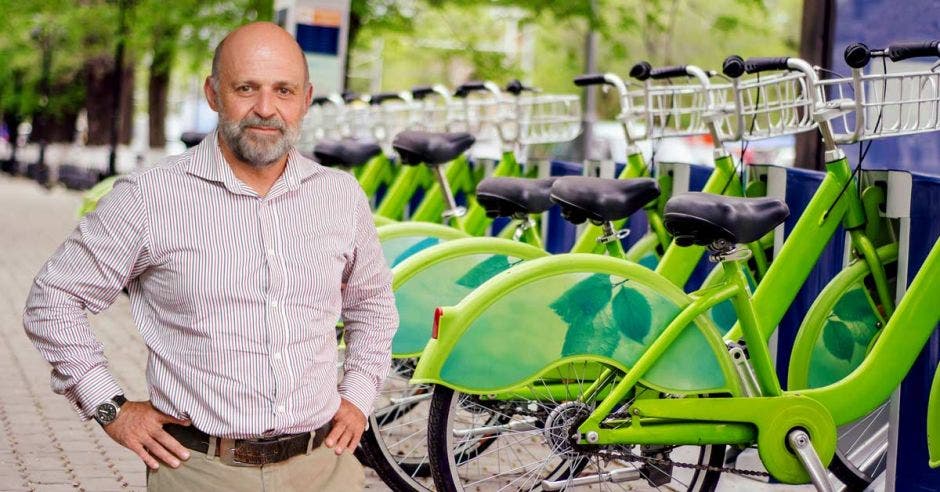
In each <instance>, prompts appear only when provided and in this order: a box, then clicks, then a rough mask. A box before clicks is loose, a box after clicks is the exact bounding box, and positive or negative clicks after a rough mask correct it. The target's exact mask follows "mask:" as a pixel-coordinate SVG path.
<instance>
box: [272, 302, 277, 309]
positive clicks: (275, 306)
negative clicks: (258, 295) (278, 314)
mask: <svg viewBox="0 0 940 492" xmlns="http://www.w3.org/2000/svg"><path fill="white" fill-rule="evenodd" d="M276 308H277V301H271V309H276Z"/></svg>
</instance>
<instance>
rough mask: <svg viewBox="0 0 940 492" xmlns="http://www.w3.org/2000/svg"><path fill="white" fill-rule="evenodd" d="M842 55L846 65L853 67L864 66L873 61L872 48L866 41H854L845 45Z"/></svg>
mask: <svg viewBox="0 0 940 492" xmlns="http://www.w3.org/2000/svg"><path fill="white" fill-rule="evenodd" d="M842 57H843V58H844V59H845V64H846V65H848V66H850V67H852V68H862V67H864V66H865V65H868V62H870V61H871V49H870V48H869V47H868V46H867V45H865V43H852V44H850V45H848V46H846V47H845V53H843V54H842Z"/></svg>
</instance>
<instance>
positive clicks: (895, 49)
mask: <svg viewBox="0 0 940 492" xmlns="http://www.w3.org/2000/svg"><path fill="white" fill-rule="evenodd" d="M885 51H886V52H887V55H888V58H891V61H895V62H896V61H901V60H907V59H908V58H918V57H924V56H940V41H937V40H933V41H916V42H908V43H891V44H889V45H888V49H886V50H885Z"/></svg>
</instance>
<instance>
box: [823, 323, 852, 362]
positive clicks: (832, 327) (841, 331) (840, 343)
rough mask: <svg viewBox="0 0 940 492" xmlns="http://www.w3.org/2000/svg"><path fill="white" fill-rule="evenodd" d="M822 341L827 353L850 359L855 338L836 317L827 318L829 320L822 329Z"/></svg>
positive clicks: (846, 359) (838, 357)
mask: <svg viewBox="0 0 940 492" xmlns="http://www.w3.org/2000/svg"><path fill="white" fill-rule="evenodd" d="M823 343H824V344H825V345H826V349H827V350H828V351H829V353H831V354H832V355H833V356H835V357H836V358H837V359H842V360H845V361H848V360H851V359H852V354H853V353H854V352H855V339H854V338H853V337H852V332H851V331H850V330H849V327H848V326H846V324H845V323H844V322H842V320H840V319H838V318H834V317H833V318H829V322H828V323H826V326H825V328H824V329H823Z"/></svg>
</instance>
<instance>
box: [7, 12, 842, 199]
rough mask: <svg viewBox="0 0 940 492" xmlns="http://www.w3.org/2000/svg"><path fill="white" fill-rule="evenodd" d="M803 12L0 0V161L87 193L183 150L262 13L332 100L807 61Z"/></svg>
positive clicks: (592, 109)
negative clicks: (226, 44)
mask: <svg viewBox="0 0 940 492" xmlns="http://www.w3.org/2000/svg"><path fill="white" fill-rule="evenodd" d="M807 3H812V2H807ZM817 3H819V4H821V5H823V4H826V3H827V2H817ZM823 6H825V5H823ZM814 8H816V7H814ZM802 14H803V2H802V1H801V0H711V1H697V0H575V1H565V2H554V1H541V0H516V1H504V0H500V1H474V0H332V1H331V0H326V1H323V0H321V1H309V0H308V1H304V0H297V1H278V2H275V1H273V0H222V1H219V0H213V1H198V0H44V1H39V0H27V1H22V0H20V1H12V0H0V117H2V122H0V166H2V169H3V170H4V171H6V172H8V173H16V174H26V175H29V176H31V177H33V178H34V179H37V180H38V181H40V182H43V183H50V182H60V183H62V184H65V185H66V186H69V187H73V188H86V187H88V186H90V185H91V184H93V183H94V182H96V181H97V180H98V179H99V178H100V177H102V176H105V175H109V174H114V173H120V172H127V171H131V170H134V169H136V168H137V167H140V166H145V165H151V164H153V163H154V162H155V161H157V160H158V159H159V158H161V157H163V156H165V155H167V154H175V153H178V152H180V151H182V150H183V149H184V143H183V141H182V140H181V137H182V136H183V134H184V133H186V132H200V133H204V132H207V131H210V130H212V129H213V128H214V127H215V122H216V119H215V113H213V112H212V111H211V110H209V108H208V106H207V105H206V103H205V100H204V97H203V94H202V82H203V80H204V78H205V76H206V75H207V74H208V73H209V69H210V62H211V58H212V51H213V49H214V47H215V45H216V44H217V43H218V41H219V40H220V39H221V38H222V37H223V36H224V35H225V33H226V32H228V31H230V30H231V29H233V28H234V27H236V26H238V25H240V24H243V23H246V22H250V21H254V20H272V21H275V22H279V23H281V24H282V25H285V26H288V25H289V26H298V25H303V26H304V28H305V29H306V30H305V31H304V32H301V33H297V32H296V31H295V34H297V36H298V39H299V40H300V41H301V44H302V45H304V46H303V47H304V49H305V51H306V52H307V54H308V61H309V63H310V67H311V74H312V80H313V82H314V84H315V86H316V92H317V94H318V95H326V94H328V93H330V92H337V91H341V90H348V91H356V92H360V93H375V92H379V91H398V90H404V89H408V88H410V87H412V86H414V85H418V84H432V83H441V84H444V85H445V86H447V87H454V86H456V85H458V84H460V83H462V82H465V81H467V80H494V81H496V82H497V83H500V84H502V83H505V82H506V81H508V80H510V79H512V78H519V79H521V80H523V81H524V82H526V83H528V84H531V85H534V86H536V87H539V88H541V89H543V90H545V91H547V92H554V93H575V92H580V90H577V88H576V87H574V86H573V85H572V83H571V80H572V78H573V77H575V76H576V75H578V74H581V73H585V72H593V71H610V72H614V73H617V74H621V75H624V76H625V74H626V72H627V71H629V69H630V67H631V66H632V65H633V64H634V63H636V62H637V61H639V60H647V61H649V62H651V63H652V64H653V65H654V66H658V65H664V64H688V63H691V64H697V65H700V66H702V67H705V68H714V69H717V68H720V64H721V61H722V60H723V59H724V57H725V56H727V55H729V54H732V53H738V54H740V55H742V56H757V55H768V56H769V55H774V56H788V55H796V54H798V53H799V51H800V32H801V25H802V24H801V22H802V21H801V17H802ZM304 36H306V38H305V37H304ZM706 40H707V42H706ZM585 103H586V104H589V107H588V108H587V111H586V112H585V113H584V114H585V119H586V120H588V122H589V123H592V122H595V121H596V122H597V124H596V125H593V126H594V129H595V131H594V132H593V135H594V136H593V137H591V139H592V140H594V139H597V140H600V142H599V143H598V145H596V147H597V148H601V149H607V148H609V147H611V146H613V147H615V148H616V147H617V146H618V142H617V140H618V138H619V139H620V140H621V141H622V134H621V133H620V127H619V125H617V124H616V123H615V122H613V121H612V118H613V116H614V114H615V113H616V111H617V109H618V107H617V104H616V97H615V94H614V93H613V92H600V91H597V92H596V99H595V96H592V97H589V98H586V100H585ZM702 145H703V152H704V154H703V160H704V161H706V162H707V161H708V160H710V153H709V150H708V149H709V147H708V143H707V142H703V143H702ZM781 145H782V146H784V147H789V149H790V150H789V151H788V152H789V154H788V155H789V157H786V156H784V157H783V160H784V161H787V160H789V161H791V162H792V145H790V143H789V142H784V143H783V144H781ZM583 146H584V142H580V143H579V144H578V145H576V146H575V148H574V150H572V149H568V150H567V151H565V152H566V153H567V154H569V155H568V157H571V158H577V157H580V154H581V153H582V150H583ZM690 147H693V148H694V147H695V143H694V142H692V143H691V144H690ZM753 151H758V152H759V149H753ZM686 153H688V152H686ZM785 153H786V152H785Z"/></svg>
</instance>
